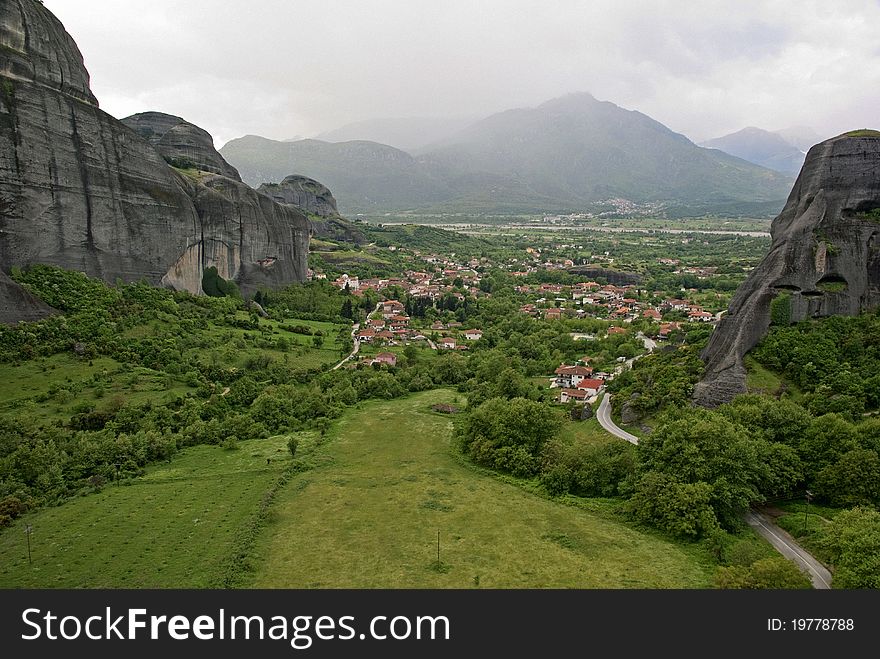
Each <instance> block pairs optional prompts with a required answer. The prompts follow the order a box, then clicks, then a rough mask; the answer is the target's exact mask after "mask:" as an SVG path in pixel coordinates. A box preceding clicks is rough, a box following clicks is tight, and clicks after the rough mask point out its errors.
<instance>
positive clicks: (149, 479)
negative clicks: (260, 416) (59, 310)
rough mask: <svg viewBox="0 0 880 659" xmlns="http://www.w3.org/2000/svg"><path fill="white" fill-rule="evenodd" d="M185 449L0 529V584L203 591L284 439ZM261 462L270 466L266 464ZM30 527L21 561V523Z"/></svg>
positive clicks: (276, 464)
mask: <svg viewBox="0 0 880 659" xmlns="http://www.w3.org/2000/svg"><path fill="white" fill-rule="evenodd" d="M239 446H240V448H239V449H238V450H232V451H230V450H224V449H222V448H220V447H219V446H196V447H192V448H189V449H185V450H184V451H182V452H181V453H180V454H178V455H177V456H176V457H175V458H174V459H173V461H172V462H171V463H168V464H162V465H158V466H154V467H151V468H149V469H148V470H147V475H146V476H144V477H142V478H138V479H135V480H134V481H131V484H130V485H126V484H122V485H109V486H106V487H105V488H104V489H103V491H101V492H99V493H97V494H90V495H88V496H84V497H80V498H77V499H74V500H71V501H68V502H66V503H64V504H63V505H61V506H58V507H55V508H44V509H42V510H39V511H37V512H35V513H33V514H30V515H26V516H24V517H23V518H21V519H20V520H17V521H16V523H15V524H13V525H12V526H11V527H8V528H6V529H3V530H2V531H0V588H204V587H210V586H216V585H218V584H220V583H222V580H223V579H224V577H225V576H227V573H228V572H229V567H230V558H231V556H232V555H233V552H234V551H235V549H236V547H237V546H238V543H239V541H240V539H241V537H242V535H243V529H246V528H247V526H248V525H249V523H250V522H251V520H252V519H253V517H254V516H255V515H256V514H257V511H258V509H259V504H260V501H261V499H262V498H263V496H264V494H265V493H266V491H267V490H268V489H269V488H270V487H271V486H272V484H273V483H274V482H275V481H276V480H277V479H278V478H279V476H280V475H281V474H282V472H283V471H284V469H285V467H287V466H288V465H289V464H290V462H291V460H290V456H289V453H288V452H287V448H286V439H285V438H284V437H276V438H272V439H265V440H249V441H243V442H240V444H239ZM267 458H268V459H271V464H267V462H266V460H267ZM25 524H30V525H32V527H33V534H32V536H31V553H32V559H33V564H32V565H29V564H28V558H27V545H26V536H25V533H24V525H25Z"/></svg>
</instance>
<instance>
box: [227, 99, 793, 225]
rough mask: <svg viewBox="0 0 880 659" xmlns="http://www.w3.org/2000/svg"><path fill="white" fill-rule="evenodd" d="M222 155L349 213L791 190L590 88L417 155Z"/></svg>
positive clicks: (710, 199) (257, 148) (371, 151)
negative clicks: (316, 190)
mask: <svg viewBox="0 0 880 659" xmlns="http://www.w3.org/2000/svg"><path fill="white" fill-rule="evenodd" d="M221 153H222V154H223V156H224V157H225V158H226V159H227V160H228V161H229V162H230V163H231V164H232V165H234V166H235V167H236V168H238V170H239V172H240V173H241V175H242V178H243V179H244V180H245V181H247V182H250V183H253V184H257V183H263V182H277V181H280V180H281V179H283V178H284V177H285V176H287V175H289V174H302V175H305V176H310V177H312V178H316V179H318V180H320V181H321V182H323V183H325V184H326V185H328V186H329V187H330V188H331V189H332V190H333V191H334V194H335V196H336V198H337V200H338V201H339V205H340V209H341V210H342V211H343V213H346V212H347V213H352V212H361V211H367V210H373V211H376V210H403V209H429V208H430V209H434V210H437V209H442V210H444V211H447V212H454V211H462V212H483V211H485V212H540V211H562V210H578V209H584V208H585V207H586V206H587V205H589V204H590V203H593V202H598V201H602V200H605V199H609V198H618V197H619V198H625V199H629V200H631V201H635V202H654V201H661V202H665V203H667V204H668V205H669V207H670V208H676V209H677V211H676V212H678V213H694V214H695V213H704V212H718V213H737V212H743V213H762V214H775V212H777V211H778V210H779V209H780V208H781V207H782V204H783V203H784V201H785V198H786V197H787V195H788V191H789V188H790V187H791V179H790V178H788V177H786V176H783V175H781V174H779V173H778V172H775V171H771V170H769V169H766V168H763V167H758V166H756V165H754V164H752V163H749V162H746V161H745V160H742V159H740V158H737V157H734V156H731V155H728V154H726V153H723V152H721V151H718V150H715V149H703V148H700V147H698V146H697V145H695V144H694V143H693V142H691V141H690V140H688V139H687V138H686V137H684V136H683V135H679V134H678V133H674V132H672V131H671V130H669V129H668V128H666V127H665V126H663V125H662V124H660V123H658V122H656V121H654V120H653V119H651V118H650V117H647V116H646V115H644V114H642V113H640V112H635V111H629V110H624V109H622V108H620V107H618V106H616V105H614V104H613V103H608V102H601V101H597V100H596V99H595V98H593V97H592V96H590V95H589V94H574V95H570V96H565V97H562V98H558V99H555V100H553V101H549V102H547V103H544V104H543V105H540V106H538V107H536V108H525V109H517V110H509V111H506V112H501V113H499V114H495V115H492V116H490V117H488V118H486V119H483V120H481V121H478V122H476V123H474V124H471V125H470V126H468V127H467V128H464V129H463V130H460V131H459V132H457V133H455V134H454V135H452V136H450V137H448V138H446V139H444V140H443V141H442V142H440V143H438V144H435V145H434V146H432V147H430V148H428V149H425V150H424V151H423V152H422V153H421V154H420V155H419V156H418V157H416V158H414V157H412V156H411V155H409V154H407V153H406V152H404V151H401V150H399V149H395V148H393V147H390V146H387V145H383V144H378V143H375V142H365V141H355V142H343V143H339V144H330V143H327V142H322V141H318V140H303V141H300V142H292V143H281V142H273V141H271V140H266V139H264V138H258V137H253V136H249V137H245V138H241V139H239V140H233V141H232V142H230V143H229V144H227V145H226V146H224V147H223V149H221Z"/></svg>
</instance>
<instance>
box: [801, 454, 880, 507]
mask: <svg viewBox="0 0 880 659" xmlns="http://www.w3.org/2000/svg"><path fill="white" fill-rule="evenodd" d="M816 489H817V490H818V491H819V494H821V495H822V496H823V497H824V498H826V499H828V501H829V502H830V503H831V505H833V506H841V507H850V506H858V505H871V504H878V503H880V457H878V455H877V453H875V452H874V451H871V450H868V449H856V450H853V451H849V452H847V453H844V454H843V455H842V456H841V458H840V460H838V461H837V462H835V463H834V464H832V465H828V466H827V467H825V468H824V469H822V471H820V472H819V474H818V475H817V476H816Z"/></svg>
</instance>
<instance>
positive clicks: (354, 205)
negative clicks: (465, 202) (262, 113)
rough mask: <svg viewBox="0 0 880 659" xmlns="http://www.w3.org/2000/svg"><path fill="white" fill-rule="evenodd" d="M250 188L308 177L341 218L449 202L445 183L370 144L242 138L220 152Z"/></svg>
mask: <svg viewBox="0 0 880 659" xmlns="http://www.w3.org/2000/svg"><path fill="white" fill-rule="evenodd" d="M220 152H221V153H222V154H223V156H224V157H225V158H228V159H229V161H230V162H234V163H237V164H238V166H239V168H240V169H239V172H240V173H241V177H242V180H244V181H245V182H246V183H249V184H250V185H252V186H258V185H260V184H262V183H278V182H280V181H282V180H283V179H284V178H286V177H287V176H289V175H291V174H300V175H303V176H308V177H311V178H313V179H316V180H318V181H321V183H323V184H324V185H326V186H327V187H329V188H330V189H331V190H333V194H334V196H335V197H336V199H337V201H338V204H339V210H340V211H341V212H342V213H343V214H351V213H355V212H364V211H377V210H390V209H402V208H412V207H419V206H424V205H427V204H431V203H434V202H438V201H442V200H443V199H445V198H447V197H448V196H449V192H448V190H447V188H446V185H445V182H444V181H442V180H437V179H436V178H435V177H434V176H433V175H432V174H431V172H430V170H429V169H428V168H425V167H423V166H421V165H420V164H419V163H418V162H417V161H416V160H415V159H414V158H413V157H412V156H411V155H409V154H408V153H406V152H405V151H401V150H400V149H395V148H394V147H392V146H388V145H386V144H378V143H376V142H367V141H355V142H341V143H338V144H333V143H330V142H322V141H320V140H300V141H298V142H278V141H275V140H269V139H266V138H265V137H258V136H256V135H247V136H245V137H241V138H238V139H235V140H231V141H230V142H227V144H226V145H225V146H224V147H223V148H222V149H221V150H220Z"/></svg>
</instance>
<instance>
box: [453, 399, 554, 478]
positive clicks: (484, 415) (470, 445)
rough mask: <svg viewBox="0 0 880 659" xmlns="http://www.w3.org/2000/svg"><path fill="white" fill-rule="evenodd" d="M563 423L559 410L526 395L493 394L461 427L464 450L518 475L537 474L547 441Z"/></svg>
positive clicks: (485, 464) (493, 466) (459, 431)
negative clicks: (509, 398) (507, 395)
mask: <svg viewBox="0 0 880 659" xmlns="http://www.w3.org/2000/svg"><path fill="white" fill-rule="evenodd" d="M560 425H561V422H560V419H559V417H558V416H557V414H556V411H555V410H554V409H553V408H552V407H550V406H549V405H547V404H545V403H538V402H535V401H531V400H526V399H525V398H514V399H512V400H505V399H502V398H492V399H489V400H487V401H486V402H485V403H483V404H482V405H480V406H479V407H478V408H477V409H475V410H474V411H472V412H471V413H470V414H468V415H467V417H465V419H464V420H463V421H462V423H461V425H460V426H459V428H458V434H459V437H460V440H461V446H462V450H463V451H464V453H465V454H466V455H468V456H469V457H470V458H471V459H472V460H474V462H476V463H477V464H481V465H483V466H486V467H491V468H492V469H499V470H501V471H507V472H509V473H512V474H514V475H515V476H533V475H535V474H536V473H537V472H538V469H539V467H540V457H541V453H542V450H543V448H544V443H545V442H546V441H547V440H549V439H550V438H551V437H552V436H553V435H555V434H556V432H557V431H558V429H559V427H560Z"/></svg>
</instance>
